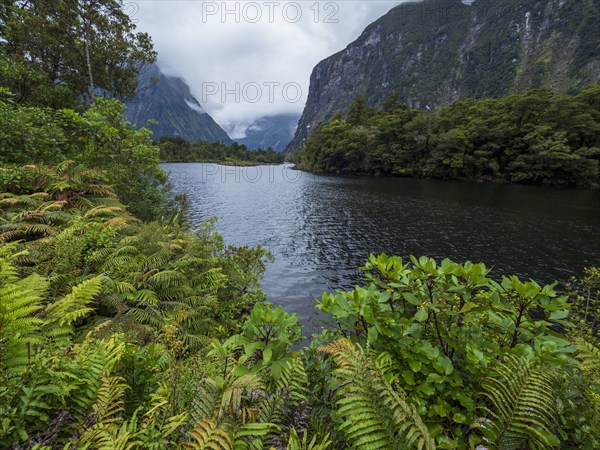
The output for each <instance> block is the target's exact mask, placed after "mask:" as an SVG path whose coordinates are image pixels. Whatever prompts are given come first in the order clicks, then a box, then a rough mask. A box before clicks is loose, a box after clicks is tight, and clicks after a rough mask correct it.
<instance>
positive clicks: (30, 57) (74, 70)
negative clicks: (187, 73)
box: [0, 0, 156, 106]
mask: <svg viewBox="0 0 600 450" xmlns="http://www.w3.org/2000/svg"><path fill="white" fill-rule="evenodd" d="M0 57H1V58H2V64H1V65H2V67H3V69H4V68H7V69H10V70H3V75H2V76H1V77H0V82H2V85H4V86H6V87H8V88H9V89H10V90H11V91H12V92H13V93H14V95H15V100H16V101H17V102H20V103H34V104H44V105H46V104H48V101H47V100H48V97H49V94H48V92H52V93H53V94H54V95H51V96H50V97H52V98H54V99H55V98H56V97H57V96H59V97H60V98H61V99H62V103H63V104H62V105H60V102H59V105H58V106H65V104H68V102H69V101H74V100H75V99H83V100H84V101H86V102H88V103H89V102H93V101H94V97H95V96H96V95H98V94H100V95H103V96H106V97H117V98H121V99H124V98H130V97H132V96H133V95H134V94H135V91H136V89H137V86H138V72H139V70H140V68H141V67H143V66H144V65H145V64H147V63H151V62H153V61H154V60H155V58H156V53H155V52H154V50H153V49H152V41H151V39H150V37H149V36H148V35H147V34H146V33H136V32H135V25H134V24H133V23H132V21H131V19H130V18H129V17H128V16H127V14H126V13H125V12H124V11H123V5H122V2H121V1H120V0H63V1H60V2H56V1H53V0H26V1H25V0H7V1H4V2H3V3H2V5H0ZM57 93H60V95H58V94H57ZM66 94H70V95H66ZM52 106H54V105H52Z"/></svg>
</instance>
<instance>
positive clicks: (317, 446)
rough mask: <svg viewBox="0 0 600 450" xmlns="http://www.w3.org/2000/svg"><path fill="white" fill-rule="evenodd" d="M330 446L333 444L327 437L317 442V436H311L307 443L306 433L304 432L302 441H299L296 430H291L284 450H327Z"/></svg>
mask: <svg viewBox="0 0 600 450" xmlns="http://www.w3.org/2000/svg"><path fill="white" fill-rule="evenodd" d="M332 445H333V442H332V441H331V439H330V437H329V435H326V436H325V437H324V438H323V439H321V441H320V442H318V441H317V436H313V438H312V439H311V440H310V441H309V440H308V432H307V431H304V434H303V435H302V439H300V437H299V436H298V433H297V432H296V429H295V428H292V430H291V431H290V440H289V441H288V444H287V447H286V450H328V449H330V448H331V446H332Z"/></svg>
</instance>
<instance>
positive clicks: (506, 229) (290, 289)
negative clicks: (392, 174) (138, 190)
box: [163, 163, 600, 322]
mask: <svg viewBox="0 0 600 450" xmlns="http://www.w3.org/2000/svg"><path fill="white" fill-rule="evenodd" d="M163 167H164V168H165V169H166V170H167V171H168V172H169V173H170V179H171V183H172V185H173V191H174V192H175V193H180V192H185V193H187V195H188V196H189V199H190V202H191V216H192V220H193V221H194V222H195V223H199V222H201V221H203V220H205V219H207V218H209V217H211V216H217V217H218V218H219V220H218V222H217V230H218V231H219V232H220V233H222V234H223V236H224V237H225V241H226V242H227V243H228V244H243V245H256V244H259V245H262V246H264V247H267V248H268V249H270V250H271V251H272V253H273V254H274V256H275V258H276V261H275V263H273V264H270V265H269V267H268V269H267V272H266V274H265V277H264V279H263V282H262V286H263V288H264V290H265V292H266V293H267V295H268V299H269V301H271V302H273V303H275V304H282V305H283V306H284V307H285V309H286V310H287V311H288V312H296V313H298V315H300V316H301V317H302V318H303V320H304V321H305V322H307V321H308V320H309V319H310V318H311V317H312V314H313V305H314V300H313V299H312V297H311V296H313V295H314V296H317V297H320V296H321V294H322V293H323V291H334V290H336V289H348V288H351V287H352V286H353V285H354V284H356V283H357V282H358V281H359V280H360V277H359V272H358V271H357V267H359V266H361V265H363V264H364V262H365V261H366V258H367V257H368V255H369V253H371V252H373V253H376V254H377V253H381V252H385V253H388V254H396V255H400V256H403V257H407V256H408V255H410V254H414V255H419V256H420V255H427V256H431V257H435V258H438V259H443V258H445V257H448V258H451V259H454V260H455V261H466V260H471V261H474V262H485V263H486V265H488V266H489V267H494V271H493V272H492V275H495V276H497V277H499V276H501V275H502V274H506V275H512V274H515V275H519V276H520V277H523V278H533V279H535V280H536V281H538V282H540V283H547V282H552V281H554V280H558V281H559V282H564V281H566V280H568V279H569V277H570V276H571V275H579V274H581V273H582V270H583V268H584V267H586V266H590V265H600V190H560V189H550V188H536V187H528V186H513V185H494V184H478V183H459V182H446V181H433V180H413V179H401V178H376V177H363V176H334V175H313V174H309V173H306V172H300V171H296V170H291V169H290V167H291V166H289V165H280V166H258V167H244V168H239V167H238V168H236V167H227V166H220V165H215V164H199V163H188V164H164V165H163Z"/></svg>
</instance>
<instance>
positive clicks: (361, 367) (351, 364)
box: [319, 339, 435, 450]
mask: <svg viewBox="0 0 600 450" xmlns="http://www.w3.org/2000/svg"><path fill="white" fill-rule="evenodd" d="M319 351H320V352H321V353H325V354H327V355H330V356H332V357H333V358H334V360H335V363H336V365H337V369H335V370H334V372H333V375H334V377H335V378H336V379H337V380H338V382H339V383H340V385H339V387H338V389H337V396H338V400H337V406H338V410H337V411H338V413H339V414H340V416H341V417H342V418H343V419H344V422H343V423H342V424H341V425H340V430H341V431H342V432H343V433H344V435H345V436H346V439H347V440H348V441H349V442H350V443H352V445H353V446H354V447H356V448H369V449H373V450H375V449H388V448H390V447H392V448H396V447H398V446H404V447H407V448H410V447H417V448H425V449H434V448H435V442H434V439H433V438H432V437H431V435H430V433H429V430H428V429H427V426H426V425H425V424H424V423H423V421H422V419H421V417H420V416H419V415H418V414H417V412H416V410H415V408H414V406H411V405H409V404H408V403H406V401H405V400H404V398H403V396H402V395H400V394H399V393H398V392H395V391H394V390H393V389H392V387H391V386H390V385H389V383H388V382H387V381H386V380H385V377H384V376H383V374H382V373H381V372H380V371H379V370H378V369H377V367H376V366H375V364H374V363H373V362H372V361H371V360H370V358H368V356H367V355H365V352H364V351H363V350H362V348H361V347H360V346H358V345H355V344H353V343H352V342H351V341H350V340H348V339H340V340H338V341H335V342H332V343H329V344H326V345H324V346H322V347H320V348H319ZM381 405H383V406H384V407H383V408H382V407H381Z"/></svg>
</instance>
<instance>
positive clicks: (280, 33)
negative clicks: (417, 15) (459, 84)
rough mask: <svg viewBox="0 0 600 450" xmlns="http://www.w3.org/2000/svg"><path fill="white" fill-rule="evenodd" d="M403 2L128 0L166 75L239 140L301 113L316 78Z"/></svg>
mask: <svg viewBox="0 0 600 450" xmlns="http://www.w3.org/2000/svg"><path fill="white" fill-rule="evenodd" d="M399 3H402V0H387V1H357V0H353V1H336V2H327V1H322V2H315V1H312V0H309V1H297V2H287V1H264V2H262V1H256V2H251V1H239V2H238V1H227V2H221V1H218V2H208V1H195V0H175V1H173V0H164V1H161V0H145V1H143V0H142V1H140V0H136V1H135V2H127V1H126V2H125V4H126V10H127V11H128V12H129V14H130V15H131V16H132V18H133V19H134V20H136V21H137V26H138V29H139V30H141V31H146V32H148V33H149V34H150V35H151V36H152V39H153V41H154V46H155V49H156V50H157V51H158V62H159V65H160V66H161V69H162V70H163V71H164V72H165V73H167V74H169V75H176V76H180V77H182V78H184V79H185V80H186V81H187V83H188V84H189V86H190V88H191V90H192V94H193V95H194V96H195V97H196V98H197V99H198V101H200V103H201V104H202V106H203V107H204V109H205V110H206V111H208V113H209V114H210V115H211V116H212V117H213V118H214V119H215V120H216V121H217V122H218V123H219V125H221V126H222V127H223V128H224V129H225V130H226V131H227V132H228V133H229V134H230V136H231V137H233V138H239V137H243V135H244V132H245V130H246V128H247V127H248V125H250V124H251V123H252V122H253V121H254V120H256V119H259V118H260V117H264V116H271V115H275V114H282V113H297V114H300V113H301V112H302V109H303V108H304V104H305V102H306V97H307V95H308V86H309V79H310V73H311V71H312V69H313V67H314V66H315V65H316V64H317V63H318V62H319V61H321V60H322V59H324V58H326V57H328V56H330V55H332V54H333V53H335V52H337V51H339V50H342V49H343V48H345V47H346V46H347V45H348V44H349V43H350V42H352V41H353V40H354V39H356V38H357V37H358V36H359V35H360V33H361V32H362V31H363V29H364V28H365V27H366V26H367V25H368V24H369V23H371V22H373V21H374V20H376V19H377V18H378V17H380V16H382V15H384V14H385V13H386V12H387V11H389V10H390V9H391V8H393V7H394V6H395V5H397V4H399Z"/></svg>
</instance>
